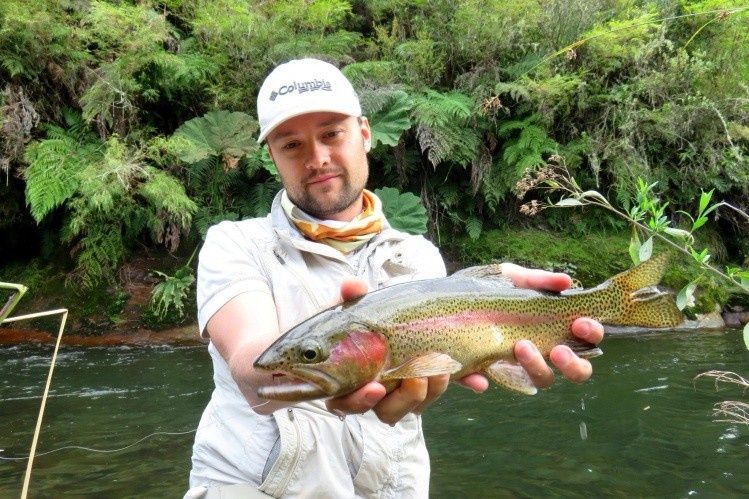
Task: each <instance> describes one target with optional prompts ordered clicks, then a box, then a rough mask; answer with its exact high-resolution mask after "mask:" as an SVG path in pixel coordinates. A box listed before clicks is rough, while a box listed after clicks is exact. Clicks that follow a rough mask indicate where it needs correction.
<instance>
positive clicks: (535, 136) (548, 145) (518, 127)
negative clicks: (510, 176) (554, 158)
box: [498, 115, 559, 176]
mask: <svg viewBox="0 0 749 499" xmlns="http://www.w3.org/2000/svg"><path fill="white" fill-rule="evenodd" d="M537 121H538V116H537V115H530V116H528V117H526V118H525V119H522V120H510V121H506V122H504V123H503V124H502V125H501V126H500V127H499V130H498V133H499V136H500V137H504V138H507V139H508V140H507V141H506V142H505V143H504V144H503V150H502V159H503V161H504V162H505V163H506V164H507V165H508V166H510V167H511V168H513V170H514V172H515V173H516V174H517V175H518V176H519V175H521V174H522V173H523V172H524V171H525V170H526V169H532V168H535V167H537V166H539V165H542V164H544V158H543V155H544V154H550V153H553V152H556V151H557V149H558V147H559V145H558V144H557V143H556V142H555V141H554V140H552V139H551V138H549V136H548V135H547V134H546V130H545V129H543V128H541V127H540V126H539V125H538V124H537ZM517 132H519V133H517Z"/></svg>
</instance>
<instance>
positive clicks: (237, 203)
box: [164, 111, 279, 236]
mask: <svg viewBox="0 0 749 499" xmlns="http://www.w3.org/2000/svg"><path fill="white" fill-rule="evenodd" d="M257 130H258V125H257V122H256V121H255V120H254V119H253V118H252V117H250V116H249V115H247V114H245V113H241V112H229V111H213V112H210V113H207V114H206V115H204V116H202V117H199V118H193V119H191V120H189V121H187V122H186V123H184V124H182V125H181V126H180V127H179V128H178V129H177V130H176V131H175V132H174V134H173V135H172V136H171V137H169V138H168V139H167V140H166V141H165V142H164V147H165V149H166V150H167V151H168V153H169V154H171V155H173V156H174V157H176V158H177V159H178V160H179V161H180V162H182V163H184V165H185V171H186V173H187V186H188V189H189V190H190V193H191V194H192V196H193V197H194V198H196V199H197V200H198V202H199V204H200V205H201V206H200V208H199V209H198V213H197V214H196V217H195V225H196V228H197V231H198V233H199V234H200V235H201V236H205V233H206V232H207V230H208V228H209V227H210V225H212V224H214V223H217V222H219V221H221V220H224V219H227V220H237V219H239V218H243V217H258V216H264V215H266V214H267V213H268V212H269V211H270V206H271V202H272V200H273V196H274V195H275V193H276V192H277V191H278V189H279V181H278V172H277V171H276V169H275V167H274V166H273V163H272V161H271V159H270V157H269V156H268V153H267V151H266V149H265V148H261V147H259V145H258V144H257V142H256V139H255V136H256V134H257Z"/></svg>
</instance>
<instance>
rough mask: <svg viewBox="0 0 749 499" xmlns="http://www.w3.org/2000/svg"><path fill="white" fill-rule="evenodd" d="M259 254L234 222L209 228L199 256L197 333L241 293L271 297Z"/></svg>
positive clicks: (204, 333)
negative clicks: (266, 294)
mask: <svg viewBox="0 0 749 499" xmlns="http://www.w3.org/2000/svg"><path fill="white" fill-rule="evenodd" d="M260 258H261V255H260V254H259V249H258V247H257V244H255V243H254V241H253V240H252V239H251V238H249V237H247V235H246V234H245V233H244V232H243V231H242V230H241V229H240V227H239V226H238V224H237V223H235V222H221V223H220V224H218V225H214V226H213V227H211V228H210V229H208V233H207V234H206V238H205V243H204V244H203V247H202V248H201V249H200V254H199V256H198V284H197V306H198V326H199V328H200V334H201V336H203V337H207V336H208V335H207V333H206V331H205V327H206V324H207V323H208V321H209V320H210V318H211V317H213V314H215V313H216V312H218V310H219V309H220V308H221V307H223V306H224V305H225V304H226V303H227V302H228V301H229V300H231V299H232V298H234V297H235V296H238V295H240V294H242V293H248V292H257V293H268V294H270V293H271V291H270V287H269V283H268V279H267V277H266V276H265V275H264V272H263V266H262V263H261V260H260Z"/></svg>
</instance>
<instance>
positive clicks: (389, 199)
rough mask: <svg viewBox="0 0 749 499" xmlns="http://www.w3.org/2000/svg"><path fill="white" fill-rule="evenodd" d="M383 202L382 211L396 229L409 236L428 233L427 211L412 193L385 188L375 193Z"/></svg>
mask: <svg viewBox="0 0 749 499" xmlns="http://www.w3.org/2000/svg"><path fill="white" fill-rule="evenodd" d="M374 193H375V194H376V195H377V197H379V198H380V201H382V210H383V212H384V213H385V217H386V218H387V219H388V222H389V223H390V226H391V227H393V228H394V229H398V230H402V231H403V232H408V233H409V234H424V233H425V232H426V231H427V216H426V213H427V210H426V208H424V205H423V204H421V199H420V198H419V197H418V196H416V195H414V194H412V193H410V192H403V193H401V192H400V191H399V190H398V189H395V188H393V187H383V188H382V189H377V190H375V191H374Z"/></svg>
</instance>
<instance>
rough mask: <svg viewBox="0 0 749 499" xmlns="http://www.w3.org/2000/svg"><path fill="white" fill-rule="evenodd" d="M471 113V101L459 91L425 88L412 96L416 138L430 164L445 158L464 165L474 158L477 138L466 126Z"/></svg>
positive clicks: (442, 160) (478, 139) (477, 143)
mask: <svg viewBox="0 0 749 499" xmlns="http://www.w3.org/2000/svg"><path fill="white" fill-rule="evenodd" d="M472 113H473V101H472V100H471V99H470V98H469V97H468V96H466V95H464V94H461V93H459V92H449V93H440V92H435V91H434V90H427V91H426V92H425V93H423V94H421V95H417V96H415V97H414V110H413V116H414V121H415V122H416V137H417V139H418V142H419V147H421V151H422V152H424V153H426V155H427V158H428V159H429V162H430V163H431V164H432V166H433V167H435V168H436V167H437V165H439V164H440V163H442V162H445V161H449V162H453V163H456V164H458V165H461V166H466V165H468V164H470V163H471V161H472V160H473V159H474V158H475V157H476V155H477V152H478V148H479V144H480V140H481V137H480V135H479V133H478V132H477V130H475V129H474V128H473V127H471V126H470V125H471V123H470V121H471V117H472Z"/></svg>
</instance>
